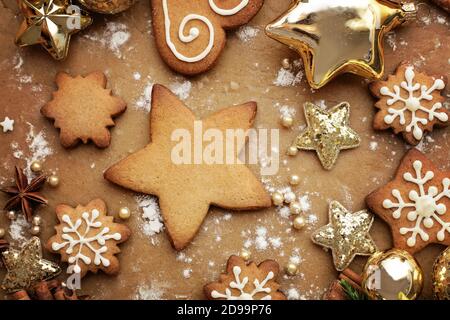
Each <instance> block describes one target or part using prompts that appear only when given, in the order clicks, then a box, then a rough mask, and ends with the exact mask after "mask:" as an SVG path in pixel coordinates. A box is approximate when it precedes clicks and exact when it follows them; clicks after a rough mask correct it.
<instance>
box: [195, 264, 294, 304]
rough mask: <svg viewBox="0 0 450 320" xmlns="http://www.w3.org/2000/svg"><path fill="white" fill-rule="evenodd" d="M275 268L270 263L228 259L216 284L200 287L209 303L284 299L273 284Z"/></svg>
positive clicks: (277, 286)
mask: <svg viewBox="0 0 450 320" xmlns="http://www.w3.org/2000/svg"><path fill="white" fill-rule="evenodd" d="M278 273H279V266H278V263H276V262H275V261H273V260H265V261H263V262H262V263H260V264H259V265H256V264H255V263H254V262H250V263H246V262H245V260H244V259H242V258H241V257H238V256H231V257H230V258H229V259H228V262H227V268H226V273H223V274H221V275H220V278H219V281H217V282H211V283H209V284H207V285H205V286H204V288H203V289H204V292H205V295H206V297H207V298H208V299H209V300H214V299H220V300H286V296H285V295H284V294H283V293H282V292H281V291H279V288H280V285H279V284H278V283H277V282H276V280H275V279H276V277H277V276H278Z"/></svg>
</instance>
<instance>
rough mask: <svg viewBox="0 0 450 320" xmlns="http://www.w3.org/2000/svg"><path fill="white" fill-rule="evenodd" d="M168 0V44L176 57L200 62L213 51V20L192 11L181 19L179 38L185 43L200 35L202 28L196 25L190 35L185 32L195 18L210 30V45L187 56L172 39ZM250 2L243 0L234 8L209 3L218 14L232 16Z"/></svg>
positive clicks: (166, 12)
mask: <svg viewBox="0 0 450 320" xmlns="http://www.w3.org/2000/svg"><path fill="white" fill-rule="evenodd" d="M167 1H168V0H162V5H163V12H164V27H165V34H166V43H167V46H168V47H169V49H170V50H171V51H172V53H173V54H174V55H175V57H177V59H179V60H181V61H184V62H188V63H193V62H198V61H200V60H203V59H204V58H205V57H206V56H207V55H208V54H209V53H210V52H211V50H212V48H213V45H214V27H213V25H212V23H211V21H210V20H209V19H208V18H207V17H205V16H202V15H199V14H195V13H190V14H188V15H186V16H185V17H184V18H183V20H181V23H180V27H179V28H178V38H179V39H180V41H182V42H184V43H190V42H192V41H194V40H195V39H197V38H198V36H199V35H200V30H199V29H198V28H196V27H192V28H190V29H189V34H188V35H185V34H184V28H185V27H186V24H187V23H188V22H190V21H193V20H199V21H202V22H203V23H204V24H206V26H207V27H208V32H209V41H208V45H207V46H206V48H205V49H204V50H203V51H202V52H200V53H199V54H198V55H196V56H194V57H187V56H185V55H184V54H182V53H181V52H179V51H178V49H177V47H176V46H175V44H174V43H173V42H172V39H171V37H170V17H169V7H168V4H167ZM248 2H249V0H242V1H241V2H240V3H239V4H238V5H237V6H236V7H234V8H232V9H221V8H219V7H217V5H216V4H215V2H214V0H209V5H210V7H211V9H212V10H213V11H214V12H216V13H217V14H220V15H222V16H230V15H234V14H236V13H237V12H239V11H241V10H242V9H243V8H244V7H245V6H246V5H247V4H248Z"/></svg>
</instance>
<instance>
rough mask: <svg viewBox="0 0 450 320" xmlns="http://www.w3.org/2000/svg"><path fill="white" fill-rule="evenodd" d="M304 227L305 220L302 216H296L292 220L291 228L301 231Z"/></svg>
mask: <svg viewBox="0 0 450 320" xmlns="http://www.w3.org/2000/svg"><path fill="white" fill-rule="evenodd" d="M305 225H306V220H305V218H304V217H303V216H297V217H295V219H294V223H293V226H294V228H295V229H297V230H300V229H303V228H304V227H305Z"/></svg>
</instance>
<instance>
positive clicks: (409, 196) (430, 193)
mask: <svg viewBox="0 0 450 320" xmlns="http://www.w3.org/2000/svg"><path fill="white" fill-rule="evenodd" d="M366 203H367V206H368V207H369V208H370V209H371V210H372V211H373V212H375V213H376V214H377V215H379V216H380V217H381V218H382V219H383V220H384V221H386V222H387V223H388V224H389V225H390V227H391V231H392V235H393V239H394V247H395V248H399V249H404V250H406V251H409V252H410V253H412V254H414V253H416V252H418V251H419V250H421V249H422V248H424V247H426V246H427V245H429V244H431V243H440V244H444V245H450V171H441V170H439V169H438V168H437V167H436V166H435V165H434V164H433V163H432V162H431V160H429V159H428V158H427V157H426V156H425V155H424V154H423V153H421V152H420V151H418V150H416V149H411V150H410V151H408V153H406V155H405V156H404V157H403V159H402V161H401V163H400V165H399V167H398V169H397V173H396V175H395V178H394V180H392V181H391V182H389V183H388V184H386V185H385V186H383V187H381V188H379V189H378V190H376V191H374V192H372V193H371V194H369V195H368V196H367V198H366Z"/></svg>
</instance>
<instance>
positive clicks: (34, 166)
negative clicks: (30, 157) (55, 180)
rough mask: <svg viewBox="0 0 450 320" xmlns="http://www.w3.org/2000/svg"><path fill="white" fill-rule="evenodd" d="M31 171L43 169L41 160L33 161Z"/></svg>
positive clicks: (36, 171) (35, 171)
mask: <svg viewBox="0 0 450 320" xmlns="http://www.w3.org/2000/svg"><path fill="white" fill-rule="evenodd" d="M30 169H31V171H33V172H34V173H38V172H41V171H42V163H41V162H39V161H33V162H32V163H31V165H30Z"/></svg>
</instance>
